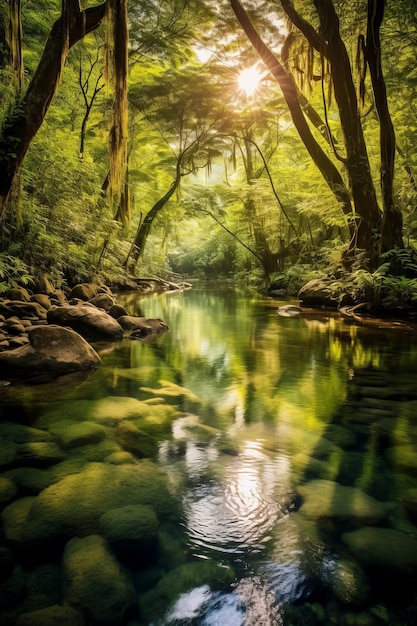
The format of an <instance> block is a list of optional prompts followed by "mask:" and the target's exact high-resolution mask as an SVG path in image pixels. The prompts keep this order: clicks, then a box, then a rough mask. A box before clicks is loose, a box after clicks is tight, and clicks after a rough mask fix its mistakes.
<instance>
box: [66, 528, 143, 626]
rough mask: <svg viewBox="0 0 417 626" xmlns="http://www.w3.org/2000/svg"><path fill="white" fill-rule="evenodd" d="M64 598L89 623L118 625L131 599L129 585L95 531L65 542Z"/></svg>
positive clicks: (92, 624) (95, 625)
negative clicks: (93, 533)
mask: <svg viewBox="0 0 417 626" xmlns="http://www.w3.org/2000/svg"><path fill="white" fill-rule="evenodd" d="M63 566H64V599H65V602H66V603H68V604H70V605H71V606H73V607H74V608H75V609H77V610H79V611H80V612H82V614H83V615H84V618H85V620H86V622H87V624H89V626H118V625H119V624H121V623H122V621H123V618H124V616H125V614H126V613H127V611H128V610H129V609H131V608H132V606H133V605H134V602H135V597H134V592H133V585H132V583H131V581H130V579H129V578H128V576H127V574H126V572H125V571H124V570H123V569H122V568H121V566H120V564H119V562H118V561H117V560H116V559H115V557H114V556H113V555H112V553H111V552H110V551H109V549H108V547H107V545H106V543H105V541H104V539H102V537H99V536H97V535H90V536H88V537H83V538H81V539H80V538H74V539H71V540H70V541H69V542H68V543H67V545H66V546H65V551H64V556H63Z"/></svg>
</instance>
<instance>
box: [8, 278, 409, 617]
mask: <svg viewBox="0 0 417 626" xmlns="http://www.w3.org/2000/svg"><path fill="white" fill-rule="evenodd" d="M120 302H121V304H123V305H124V306H125V307H126V309H127V310H128V312H129V313H130V314H131V315H144V316H146V317H158V318H161V319H163V320H164V321H165V322H166V323H167V324H168V326H169V331H168V332H167V333H165V334H164V335H161V336H159V337H156V338H152V339H146V340H141V341H140V340H131V339H127V338H125V339H122V340H121V341H118V342H111V343H106V344H104V343H98V344H96V345H95V348H96V350H97V351H98V352H99V353H100V356H101V358H102V361H103V363H102V365H101V367H100V368H99V369H98V370H97V371H96V372H94V373H92V374H91V375H90V376H89V377H87V378H85V379H83V380H77V378H76V377H73V376H70V377H68V376H67V377H64V378H62V379H60V380H58V381H53V382H50V381H49V382H45V381H39V383H38V384H31V385H17V386H15V387H14V388H12V389H10V388H9V389H8V390H7V391H3V394H2V404H1V421H0V440H1V441H2V444H3V445H2V448H1V451H0V467H1V470H2V473H1V477H0V502H1V507H2V509H3V512H2V529H3V530H2V539H1V547H0V556H1V557H2V559H0V576H1V580H0V600H1V602H0V622H1V623H3V621H4V623H7V624H13V623H16V624H17V626H24V624H35V625H36V624H49V623H53V621H50V622H48V621H47V620H48V619H50V620H53V619H54V618H53V616H54V615H59V616H61V617H60V618H59V619H63V618H62V616H63V615H64V614H65V616H66V617H65V619H67V621H68V620H73V621H69V622H68V623H70V624H72V623H74V624H76V623H85V624H86V625H87V626H98V625H99V624H123V625H125V624H128V625H129V626H139V625H142V626H145V625H146V626H151V625H153V626H162V625H176V626H185V625H189V626H194V625H195V626H197V625H201V626H214V625H217V624H219V625H227V626H255V625H262V626H278V625H283V626H284V625H285V626H287V625H288V626H290V625H291V626H292V625H294V626H295V625H296V624H308V625H312V626H314V625H316V624H342V625H346V626H350V625H352V626H354V625H357V626H368V625H369V626H373V625H375V626H376V625H379V624H390V625H394V626H396V625H398V626H400V625H402V624H410V625H411V624H415V623H416V620H417V525H416V524H417V385H416V382H415V381H416V373H417V335H416V334H415V333H413V332H412V331H410V330H407V329H404V330H401V328H398V329H392V328H378V326H377V325H375V326H373V327H372V328H368V327H366V326H365V325H363V324H361V323H357V322H356V321H354V320H352V319H346V318H343V317H341V316H339V315H337V314H334V313H333V314H326V313H325V312H323V311H321V312H314V311H308V312H302V313H301V314H300V315H296V316H294V317H284V316H281V315H279V313H278V306H279V305H285V304H286V303H284V302H274V301H271V300H270V299H266V298H263V297H261V296H254V295H249V294H246V293H243V292H238V291H235V290H230V291H229V290H223V291H215V290H213V291H202V290H201V291H200V290H190V291H184V292H175V293H165V294H162V295H153V296H147V297H141V298H139V297H138V296H137V295H136V294H126V295H123V296H122V297H121V299H120ZM144 520H145V521H144ZM145 522H146V523H145ZM123 529H124V530H123ZM91 537H93V539H91ZM91 555H96V561H98V562H100V559H102V563H103V567H102V568H100V566H99V565H98V570H97V569H95V567H96V566H97V562H96V563H94V564H93V563H91V564H90V565H88V564H87V565H86V560H88V559H87V556H88V558H90V557H91V558H92V561H94V557H92V556H91ZM104 566H106V567H108V569H109V572H110V571H111V572H113V573H112V575H111V578H110V576H108V577H107V578H105V576H106V574H105V572H103V569H105V567H104ZM94 578H95V579H96V580H100V584H101V587H100V586H98V587H99V588H97V587H95V586H94V585H93V584H92V583H91V588H90V587H89V585H90V582H91V579H94ZM111 581H113V583H112V582H111ZM115 581H117V585H116V583H115ZM116 586H117V589H115V587H116ZM103 589H105V591H103ZM100 594H101V595H100ZM112 594H115V596H114V597H113V595H112ZM117 594H119V595H117ZM110 597H111V598H112V600H111V601H110ZM106 603H107V604H106ZM57 607H58V608H57ZM106 607H107V608H106ZM115 607H116V608H115ZM54 611H55V612H54ZM57 611H58V612H57ZM60 611H61V612H60ZM2 620H3V621H2ZM19 620H20V621H19ZM25 620H26V621H25ZM31 620H32V621H31ZM36 620H38V621H36ZM77 620H83V622H82V621H77ZM55 623H57V622H55Z"/></svg>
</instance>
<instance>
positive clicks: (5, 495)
mask: <svg viewBox="0 0 417 626" xmlns="http://www.w3.org/2000/svg"><path fill="white" fill-rule="evenodd" d="M16 495H17V487H16V485H15V484H14V482H12V481H11V480H10V479H9V478H5V477H4V476H0V506H2V505H4V504H6V503H7V502H10V500H13V498H14V497H15V496H16Z"/></svg>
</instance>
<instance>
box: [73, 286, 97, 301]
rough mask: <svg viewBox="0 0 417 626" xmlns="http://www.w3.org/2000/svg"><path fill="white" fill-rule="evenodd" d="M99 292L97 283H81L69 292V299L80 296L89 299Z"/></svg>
mask: <svg viewBox="0 0 417 626" xmlns="http://www.w3.org/2000/svg"><path fill="white" fill-rule="evenodd" d="M97 293H98V289H97V286H96V285H92V284H91V283H80V284H78V285H75V287H73V288H72V289H71V291H70V292H69V294H68V300H71V298H79V299H80V300H85V301H87V300H91V298H94V296H96V295H97Z"/></svg>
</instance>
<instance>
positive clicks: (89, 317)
mask: <svg viewBox="0 0 417 626" xmlns="http://www.w3.org/2000/svg"><path fill="white" fill-rule="evenodd" d="M47 319H48V322H49V323H50V324H58V325H59V326H68V327H70V328H72V329H73V330H75V331H77V332H78V333H80V335H82V336H83V337H86V338H88V339H120V338H121V337H122V336H123V329H122V327H121V326H120V324H119V323H118V322H117V320H115V319H114V318H113V317H111V315H108V313H106V312H105V311H101V310H100V309H97V308H96V307H94V306H87V305H83V304H78V305H75V306H71V305H68V306H61V307H55V308H52V309H50V310H49V311H48V314H47Z"/></svg>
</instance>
